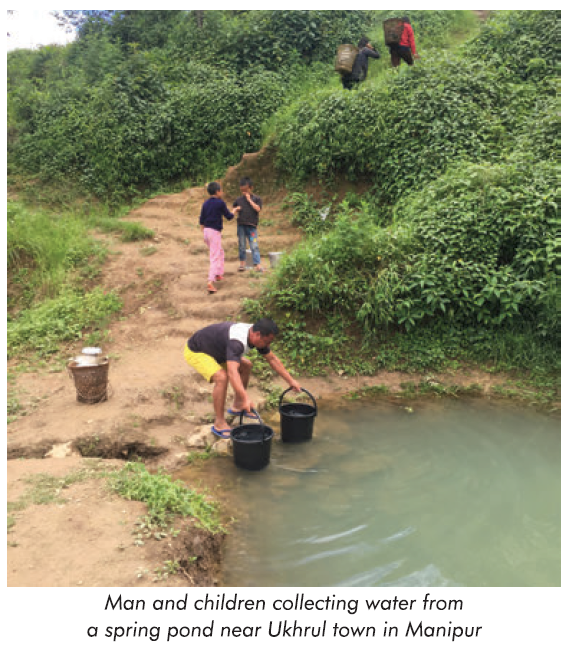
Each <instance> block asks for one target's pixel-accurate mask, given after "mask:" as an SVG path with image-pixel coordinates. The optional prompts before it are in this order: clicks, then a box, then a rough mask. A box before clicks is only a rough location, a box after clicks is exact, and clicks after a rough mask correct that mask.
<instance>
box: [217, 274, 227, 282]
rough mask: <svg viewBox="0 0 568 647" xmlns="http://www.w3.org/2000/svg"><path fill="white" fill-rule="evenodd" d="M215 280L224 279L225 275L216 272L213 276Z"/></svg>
mask: <svg viewBox="0 0 568 647" xmlns="http://www.w3.org/2000/svg"><path fill="white" fill-rule="evenodd" d="M215 280H216V281H224V280H225V277H224V276H223V275H222V274H217V276H216V277H215Z"/></svg>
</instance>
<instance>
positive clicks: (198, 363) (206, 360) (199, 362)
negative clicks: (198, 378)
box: [183, 344, 227, 382]
mask: <svg viewBox="0 0 568 647" xmlns="http://www.w3.org/2000/svg"><path fill="white" fill-rule="evenodd" d="M183 356H184V357H185V361H186V362H187V363H188V364H189V365H190V366H191V367H192V368H194V369H195V370H196V371H197V372H198V373H199V374H200V375H202V376H203V377H204V378H205V379H206V380H207V381H208V382H211V378H212V377H213V376H214V375H215V373H217V371H220V370H221V369H222V368H223V369H225V370H227V364H217V362H216V361H215V360H214V359H213V358H212V357H211V355H207V354H206V353H194V352H193V351H192V350H189V348H188V347H187V344H186V345H185V349H184V351H183Z"/></svg>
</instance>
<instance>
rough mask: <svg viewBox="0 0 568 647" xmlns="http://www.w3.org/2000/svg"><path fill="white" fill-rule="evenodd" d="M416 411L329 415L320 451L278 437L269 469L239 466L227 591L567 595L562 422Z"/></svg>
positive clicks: (515, 413) (430, 407)
mask: <svg viewBox="0 0 568 647" xmlns="http://www.w3.org/2000/svg"><path fill="white" fill-rule="evenodd" d="M409 406H410V407H411V408H412V410H411V411H410V410H407V409H405V408H404V406H401V405H399V404H394V403H391V402H383V403H381V404H373V405H372V406H370V405H367V406H363V405H359V406H356V407H354V408H353V407H352V408H350V409H344V408H342V409H334V410H331V409H328V410H326V408H325V406H323V407H320V411H319V415H318V417H317V418H316V422H315V427H314V429H315V433H314V439H313V440H312V441H311V442H309V443H306V444H301V445H289V444H282V443H281V442H280V441H279V440H278V439H275V440H274V441H273V444H272V452H271V463H270V465H269V466H268V467H267V468H266V469H265V470H263V471H261V472H246V471H244V470H241V469H238V468H236V467H235V466H234V465H232V464H230V466H228V467H229V469H228V475H227V478H228V481H229V487H232V488H234V490H235V493H236V495H237V497H238V500H239V501H241V502H242V506H243V507H242V510H241V511H239V512H238V513H237V516H238V517H239V518H241V519H242V522H241V523H240V524H238V525H237V527H236V528H234V529H233V531H232V533H231V536H230V537H229V538H228V541H227V542H226V551H225V568H224V572H225V574H224V578H223V584H224V585H226V586H560V471H561V464H560V421H559V420H556V419H551V418H549V417H547V416H544V415H542V414H539V413H537V412H534V411H531V410H526V409H518V408H511V407H509V406H506V405H503V404H492V403H490V402H485V401H478V400H473V401H461V400H459V401H447V400H443V401H436V402H433V403H432V402H428V403H411V404H410V405H409ZM274 428H275V430H277V431H279V427H278V426H277V425H274ZM296 470H297V471H296Z"/></svg>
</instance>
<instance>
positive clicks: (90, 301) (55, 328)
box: [7, 288, 122, 357]
mask: <svg viewBox="0 0 568 647" xmlns="http://www.w3.org/2000/svg"><path fill="white" fill-rule="evenodd" d="M121 307H122V303H121V301H120V299H119V298H118V296H117V295H116V294H115V293H114V292H109V293H104V292H103V291H102V290H101V289H100V288H95V289H94V290H93V291H91V292H87V293H86V294H78V293H74V292H69V293H63V294H61V295H60V296H58V297H56V298H54V299H47V300H45V301H43V302H42V303H41V304H39V305H37V306H35V307H33V308H30V309H29V310H25V311H23V312H22V314H21V315H20V316H19V317H18V319H16V320H15V321H9V322H8V329H7V342H8V357H13V356H14V355H16V354H17V353H19V352H21V351H23V350H28V351H32V352H35V353H37V354H38V355H40V356H43V355H48V354H50V353H55V352H56V351H57V350H58V349H59V345H60V343H61V342H62V341H71V340H76V339H81V338H82V336H83V332H84V330H85V329H87V328H91V329H94V330H101V329H102V328H104V326H105V325H106V323H107V321H108V319H109V317H110V316H111V315H112V314H113V313H114V312H117V311H119V310H120V308H121Z"/></svg>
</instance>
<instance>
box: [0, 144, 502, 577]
mask: <svg viewBox="0 0 568 647" xmlns="http://www.w3.org/2000/svg"><path fill="white" fill-rule="evenodd" d="M271 169H272V164H271V160H270V151H265V150H263V151H261V152H260V153H257V154H251V155H245V156H244V157H243V160H242V161H241V163H240V164H239V166H238V167H233V168H230V169H229V170H228V172H227V175H226V177H225V179H224V180H223V184H224V189H225V196H226V200H227V202H228V204H231V203H232V200H233V199H234V198H235V197H236V196H237V195H238V188H237V180H238V177H240V176H242V175H244V174H247V175H250V176H251V177H252V178H253V179H254V178H258V180H259V181H258V184H257V186H256V187H255V189H256V191H257V192H258V193H259V194H260V195H261V196H262V197H263V200H264V204H265V206H264V208H263V211H262V215H261V222H260V227H259V245H260V250H261V255H262V258H263V265H264V266H265V268H267V270H268V271H267V272H266V273H265V274H264V275H263V274H259V273H257V272H254V271H250V272H243V273H240V272H237V266H238V256H237V241H236V225H235V221H232V222H231V223H228V224H227V225H226V227H225V229H224V232H223V236H224V248H225V254H226V257H225V260H226V273H225V281H223V282H222V283H219V284H218V286H219V291H218V293H217V294H214V295H210V294H208V292H207V289H206V279H207V269H208V250H207V248H206V246H205V243H204V242H203V239H202V236H201V232H200V228H199V224H198V218H199V212H200V207H201V204H202V203H203V201H204V199H206V197H207V195H206V192H205V187H201V186H198V187H193V188H190V189H187V190H185V191H182V192H181V193H178V194H174V195H161V196H158V197H155V198H153V199H151V200H148V201H147V202H146V203H145V204H144V205H142V206H141V207H139V208H137V209H135V210H133V211H132V212H131V213H130V214H129V216H128V218H130V219H131V220H134V221H137V222H139V223H141V224H142V225H144V226H145V227H148V228H150V229H152V230H153V231H154V232H155V237H154V239H153V240H149V241H143V242H138V243H121V242H120V241H119V240H118V239H116V238H113V237H105V240H106V241H107V243H108V245H109V247H110V250H111V254H110V255H109V260H108V261H107V263H106V265H105V267H104V269H103V273H102V276H101V277H100V284H101V285H102V286H103V287H104V288H105V289H107V290H110V289H115V290H118V291H119V292H120V295H121V297H122V299H123V301H124V310H123V312H122V313H121V316H120V318H118V319H117V320H116V321H114V323H112V324H111V326H110V329H109V336H108V339H107V340H106V341H105V343H104V344H103V351H104V352H105V354H107V355H108V356H109V357H110V372H109V384H110V386H109V398H108V399H107V401H105V402H101V403H99V404H94V405H93V404H83V403H81V402H78V401H77V397H76V390H75V385H74V382H73V380H72V379H71V376H70V374H69V373H68V372H67V371H66V370H65V369H64V370H61V364H55V363H54V365H53V366H50V367H48V368H47V369H46V370H42V371H36V372H32V371H29V372H20V373H19V374H18V376H17V378H16V381H15V383H14V384H11V386H10V391H11V393H12V394H15V397H17V398H18V401H19V402H20V404H21V406H22V407H23V409H24V411H25V414H26V415H23V416H19V417H18V419H17V420H15V421H14V422H12V423H11V424H10V425H8V428H7V444H8V446H7V455H8V469H7V499H8V502H9V503H12V504H14V503H16V502H18V501H22V500H23V499H22V497H24V496H25V495H26V493H29V491H30V488H31V487H32V486H31V485H30V483H29V479H30V477H33V476H34V475H38V474H43V475H49V476H52V477H56V478H59V479H61V478H63V477H65V476H68V475H71V474H74V473H76V472H77V471H78V470H81V469H83V470H85V469H87V470H88V469H93V467H92V466H93V464H94V463H93V461H96V465H97V469H101V466H102V467H103V468H109V469H110V468H112V467H116V466H117V465H122V464H124V461H125V460H130V459H133V458H140V459H143V460H144V461H145V462H146V464H147V466H148V468H149V469H157V468H159V467H161V468H164V469H165V470H167V471H168V472H173V471H175V470H177V469H179V468H181V467H182V466H187V455H188V453H189V452H191V451H195V450H201V449H202V448H204V447H205V446H207V445H211V444H213V443H214V442H215V440H216V439H215V437H214V436H213V435H212V434H211V433H209V432H208V429H209V425H210V420H209V416H210V415H211V413H212V404H211V390H212V389H211V385H209V384H207V383H205V382H204V381H203V379H202V378H201V377H200V376H199V375H197V374H196V373H195V372H194V371H193V370H192V369H190V368H189V367H188V366H187V364H186V363H185V361H184V358H183V348H184V345H185V343H186V340H187V339H188V337H190V336H191V334H193V332H195V331H196V330H198V329H199V328H202V327H203V326H206V325H208V324H211V323H215V322H219V321H224V320H228V319H237V318H241V319H244V316H243V314H242V300H243V298H245V297H254V296H257V295H258V294H259V293H260V290H261V288H262V285H263V282H264V281H265V280H266V277H267V275H268V273H269V271H270V270H269V269H268V268H269V263H268V256H267V254H268V252H271V251H286V250H289V249H291V248H292V247H293V246H294V245H295V244H296V243H297V242H298V241H299V240H300V238H301V235H300V233H299V232H298V231H297V230H296V229H295V228H294V227H292V226H291V225H290V224H289V216H288V214H287V213H286V211H285V209H283V208H282V200H283V198H284V197H285V190H284V189H283V188H282V187H281V186H280V185H279V183H278V179H277V177H276V176H275V175H274V173H273V171H271ZM363 188H364V187H360V186H359V187H353V186H351V185H348V184H345V185H341V186H339V187H338V189H339V192H340V193H341V192H345V191H347V190H355V191H360V190H363ZM263 223H264V224H263ZM101 237H102V236H101ZM81 346H82V344H81V343H78V344H75V345H73V346H72V347H69V348H67V349H66V352H67V353H68V356H69V357H73V356H75V355H77V354H78V353H79V352H80V350H81ZM299 379H300V380H301V382H302V384H303V386H305V387H306V388H307V389H308V390H309V391H310V392H311V393H313V394H316V395H317V397H326V398H335V397H339V396H341V395H342V394H345V393H346V392H348V391H351V390H354V389H361V388H362V387H365V386H373V385H385V386H388V387H389V388H390V392H391V393H396V391H397V390H400V388H401V387H400V385H401V383H403V382H412V381H414V382H417V381H418V380H419V379H420V378H419V377H418V376H410V375H405V374H402V373H387V372H380V373H377V374H376V375H374V376H372V377H349V378H347V377H345V376H342V375H337V374H333V373H331V372H330V374H329V375H327V376H326V377H318V378H308V377H301V376H300V378H299ZM434 379H437V380H439V381H440V382H444V381H445V382H446V383H448V376H434ZM501 380H502V378H500V377H499V376H495V375H488V374H483V373H478V372H467V371H462V372H457V373H456V374H453V375H452V376H451V378H450V380H449V381H450V382H451V383H452V384H460V385H468V384H472V383H477V384H480V385H481V386H482V387H483V389H484V390H485V391H489V390H490V388H491V386H492V385H494V384H497V383H500V381H501ZM275 383H276V384H279V385H280V386H285V384H284V383H283V382H281V381H280V380H279V378H277V377H276V376H275ZM251 393H252V397H253V401H254V402H255V403H257V405H258V407H259V408H261V407H262V403H263V398H262V391H261V390H260V389H259V388H258V385H257V384H255V382H254V380H253V383H252V385H251ZM227 445H228V443H227V441H220V442H217V443H216V444H215V445H214V448H215V449H216V450H218V451H219V452H221V453H227V452H228V451H230V448H228V447H227ZM214 460H215V461H227V460H231V458H230V456H222V457H220V458H216V459H214ZM192 469H194V470H195V487H196V489H200V488H203V487H204V486H207V485H209V486H211V489H215V488H214V486H215V485H218V483H217V482H209V483H208V482H207V478H208V477H207V470H206V469H205V470H204V469H203V468H202V466H201V467H200V466H199V465H196V466H195V468H194V467H193V466H190V467H186V468H185V470H184V473H185V474H187V473H188V470H189V474H191V470H192ZM215 471H216V472H217V473H218V472H220V471H221V470H215ZM95 472H96V470H94V469H93V477H92V478H88V479H86V480H82V481H78V482H76V483H73V484H72V485H70V486H69V487H65V488H64V489H62V490H61V492H60V493H59V496H60V498H59V500H58V501H55V502H52V503H47V504H46V503H35V504H34V503H28V504H27V505H26V506H24V507H23V509H20V510H17V511H14V512H11V513H10V515H11V517H12V521H13V525H11V527H10V528H9V532H8V538H7V539H8V568H7V581H8V585H9V586H105V587H109V586H120V587H124V586H164V585H165V586H214V585H217V584H222V572H221V566H222V546H223V541H224V539H225V535H223V534H217V535H210V534H208V533H206V532H204V531H202V530H199V529H198V528H196V527H195V525H194V524H193V523H192V522H191V521H187V522H185V523H183V524H181V525H180V524H178V526H177V527H182V532H180V534H179V535H178V536H177V537H175V538H173V537H168V538H167V539H164V540H162V541H145V542H144V543H143V544H142V545H136V544H135V543H134V541H133V537H134V536H135V535H133V530H134V529H135V528H136V525H135V524H136V520H137V519H139V518H140V517H141V516H143V515H144V514H145V510H146V506H145V504H143V503H139V502H134V501H127V500H125V499H123V498H120V497H119V496H118V495H116V494H113V493H111V492H110V490H109V489H108V488H107V487H106V486H105V480H104V479H100V478H96V474H95ZM215 478H218V477H215ZM210 491H211V490H210ZM222 503H223V504H224V505H225V506H226V507H229V504H230V502H229V501H228V499H226V498H225V499H222ZM232 503H234V502H232ZM232 503H231V505H232ZM226 512H227V514H229V513H231V514H232V513H233V510H226ZM174 560H177V561H178V563H179V565H180V568H179V570H178V572H176V573H169V574H168V575H167V577H161V579H160V578H158V576H159V575H163V572H164V565H166V564H167V563H168V562H172V561H174Z"/></svg>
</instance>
